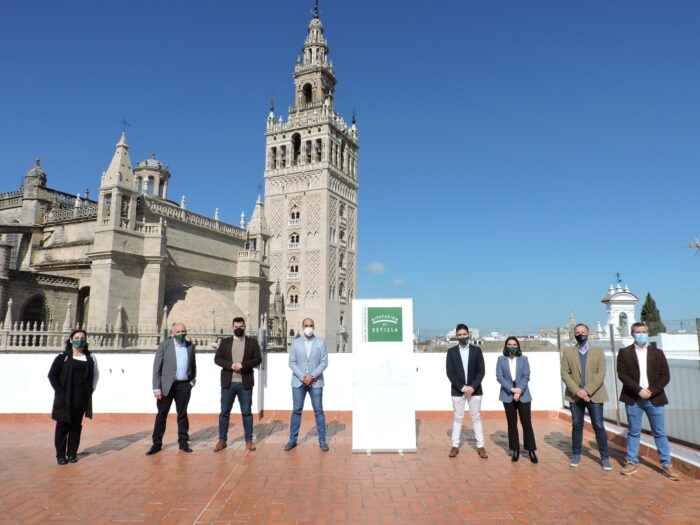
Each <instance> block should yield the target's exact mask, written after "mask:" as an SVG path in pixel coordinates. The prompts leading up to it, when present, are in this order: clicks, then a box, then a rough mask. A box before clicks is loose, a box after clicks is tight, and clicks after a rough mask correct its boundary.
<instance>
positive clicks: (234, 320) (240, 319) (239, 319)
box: [231, 317, 245, 324]
mask: <svg viewBox="0 0 700 525" xmlns="http://www.w3.org/2000/svg"><path fill="white" fill-rule="evenodd" d="M233 323H243V324H245V319H243V318H242V317H234V318H233V321H231V324H233Z"/></svg>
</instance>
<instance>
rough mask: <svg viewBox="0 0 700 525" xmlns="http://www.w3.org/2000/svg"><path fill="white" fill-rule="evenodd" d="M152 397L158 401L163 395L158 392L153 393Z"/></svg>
mask: <svg viewBox="0 0 700 525" xmlns="http://www.w3.org/2000/svg"><path fill="white" fill-rule="evenodd" d="M153 395H154V396H156V399H157V400H158V401H160V400H161V399H163V393H162V392H161V391H160V390H159V391H158V392H153Z"/></svg>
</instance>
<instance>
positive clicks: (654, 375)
mask: <svg viewBox="0 0 700 525" xmlns="http://www.w3.org/2000/svg"><path fill="white" fill-rule="evenodd" d="M632 337H633V338H634V344H632V345H630V346H627V347H625V348H623V349H622V350H620V352H619V353H618V354H617V377H618V378H619V379H620V381H621V382H622V392H621V393H620V401H622V402H623V403H625V410H626V411H627V422H628V424H629V429H628V431H627V458H626V459H627V462H626V463H625V466H624V467H623V468H622V471H621V473H622V474H624V475H627V476H629V475H631V474H634V473H635V472H637V466H638V465H639V436H640V434H641V431H642V418H643V417H644V414H646V415H647V418H648V419H649V425H650V426H651V433H652V435H653V436H654V441H655V442H656V450H657V451H658V453H659V459H660V461H661V468H662V469H663V471H664V474H666V476H668V478H669V479H671V480H673V481H678V479H679V477H678V473H677V472H676V471H675V470H674V468H673V466H672V465H671V447H670V445H669V443H668V438H667V437H666V429H665V426H664V415H665V408H664V407H665V406H666V405H668V398H667V397H666V393H665V392H664V388H665V387H666V385H667V384H668V383H669V382H670V381H671V372H670V370H669V368H668V361H666V356H665V355H664V353H663V352H662V351H661V349H659V348H656V345H655V344H654V343H649V328H648V327H647V325H646V324H645V323H634V324H633V325H632Z"/></svg>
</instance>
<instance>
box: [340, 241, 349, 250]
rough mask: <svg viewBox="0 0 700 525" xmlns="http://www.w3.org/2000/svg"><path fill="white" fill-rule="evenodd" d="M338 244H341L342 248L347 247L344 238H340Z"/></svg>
mask: <svg viewBox="0 0 700 525" xmlns="http://www.w3.org/2000/svg"><path fill="white" fill-rule="evenodd" d="M340 245H341V246H342V247H343V248H347V246H348V242H347V241H346V240H345V239H340Z"/></svg>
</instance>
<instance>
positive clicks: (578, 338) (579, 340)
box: [575, 334, 588, 345]
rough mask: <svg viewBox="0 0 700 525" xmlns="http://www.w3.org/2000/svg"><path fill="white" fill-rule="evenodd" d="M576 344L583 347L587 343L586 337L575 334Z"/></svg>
mask: <svg viewBox="0 0 700 525" xmlns="http://www.w3.org/2000/svg"><path fill="white" fill-rule="evenodd" d="M575 337H576V342H577V343H578V344H580V345H585V344H586V341H588V336H587V335H583V334H576V336H575Z"/></svg>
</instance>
